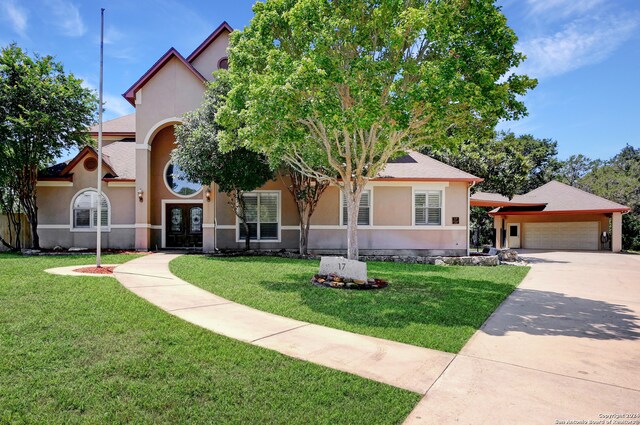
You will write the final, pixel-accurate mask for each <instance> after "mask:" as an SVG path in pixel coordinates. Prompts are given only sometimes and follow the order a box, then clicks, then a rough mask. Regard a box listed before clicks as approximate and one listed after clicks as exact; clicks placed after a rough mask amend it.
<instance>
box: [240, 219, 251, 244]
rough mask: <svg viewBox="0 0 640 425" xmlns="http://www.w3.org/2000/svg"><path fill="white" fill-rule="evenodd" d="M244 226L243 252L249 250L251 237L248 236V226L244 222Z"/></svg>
mask: <svg viewBox="0 0 640 425" xmlns="http://www.w3.org/2000/svg"><path fill="white" fill-rule="evenodd" d="M242 225H243V226H244V250H245V251H249V250H250V249H251V235H250V234H249V225H248V224H247V222H246V221H243V222H242Z"/></svg>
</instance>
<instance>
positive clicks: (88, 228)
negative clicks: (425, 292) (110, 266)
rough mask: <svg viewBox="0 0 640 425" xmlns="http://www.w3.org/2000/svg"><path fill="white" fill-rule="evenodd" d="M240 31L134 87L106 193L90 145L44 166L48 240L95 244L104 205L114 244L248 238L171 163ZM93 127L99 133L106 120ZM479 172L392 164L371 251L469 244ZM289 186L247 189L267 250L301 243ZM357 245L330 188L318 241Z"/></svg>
mask: <svg viewBox="0 0 640 425" xmlns="http://www.w3.org/2000/svg"><path fill="white" fill-rule="evenodd" d="M231 31H232V29H231V28H230V27H229V25H227V24H226V23H223V24H222V25H220V26H219V27H218V28H217V29H216V30H215V31H214V32H213V33H212V34H211V35H210V36H209V37H208V38H207V39H206V40H204V41H203V42H202V44H200V45H199V46H198V47H197V48H196V49H195V50H194V51H193V52H192V53H191V54H189V55H188V56H187V57H186V58H185V57H184V56H183V55H181V54H180V53H179V52H178V51H176V50H175V49H173V48H171V49H169V51H167V53H165V54H164V55H163V56H162V57H161V58H160V59H159V60H158V61H157V62H156V63H155V64H153V66H152V67H151V68H150V69H149V70H148V71H147V72H146V73H145V74H144V75H143V76H142V77H140V79H138V81H136V82H135V83H134V84H133V85H132V86H131V88H129V89H128V90H127V91H126V92H125V93H124V97H125V98H126V99H127V100H128V101H129V102H130V103H131V104H132V105H133V106H134V107H135V109H136V111H135V114H131V115H127V116H124V117H121V118H117V119H115V120H111V121H107V122H105V123H104V126H103V136H104V137H103V140H104V148H103V154H104V164H103V167H102V169H103V176H102V177H103V178H102V181H103V185H102V186H103V188H104V200H103V201H102V202H101V203H100V202H98V200H97V196H96V191H95V189H94V188H95V187H96V182H97V174H96V173H97V155H96V152H95V150H94V149H92V148H90V147H87V148H85V149H83V150H82V151H81V152H79V154H78V155H77V156H76V157H75V158H73V159H72V160H70V161H68V162H65V163H62V164H59V165H56V166H54V167H51V168H49V169H47V170H46V171H45V172H43V173H42V174H41V175H40V177H39V182H38V187H37V190H38V201H39V227H38V233H39V235H40V239H41V244H42V246H43V247H45V248H46V247H53V246H56V245H61V246H64V247H69V246H83V247H95V231H96V227H97V226H98V223H97V222H96V216H97V214H96V211H97V208H102V211H103V214H102V217H103V219H102V226H103V227H102V228H103V237H102V241H103V244H104V248H123V249H132V248H135V249H139V250H155V249H162V248H181V247H202V248H203V250H204V251H211V250H213V249H216V248H220V249H222V248H241V247H243V240H242V235H241V230H240V227H241V226H239V224H238V221H237V219H236V216H235V215H234V213H233V211H232V209H231V207H230V206H229V204H228V202H227V199H226V195H225V194H224V193H217V191H216V186H215V184H213V185H212V186H211V187H199V186H198V185H195V184H193V183H191V182H188V181H185V180H183V179H181V178H179V177H177V176H178V175H179V173H178V172H177V171H178V170H176V168H175V167H174V166H173V165H172V164H171V161H170V153H171V150H172V149H173V148H174V140H175V139H174V133H173V131H174V126H175V125H179V124H180V122H181V117H182V115H183V114H184V113H185V112H188V111H191V110H193V109H195V108H197V107H198V106H199V105H200V103H201V101H202V98H203V94H204V91H205V82H206V81H207V80H208V79H211V78H212V76H211V74H212V72H213V71H215V70H217V69H219V68H225V67H226V65H227V59H226V51H227V46H228V41H229V34H230V33H231ZM91 132H92V135H93V136H97V131H96V128H92V129H91ZM479 181H481V179H479V178H477V177H475V176H473V175H470V174H468V173H465V172H463V171H460V170H458V169H456V168H453V167H450V166H448V165H445V164H443V163H441V162H438V161H436V160H434V159H432V158H430V157H427V156H425V155H422V154H420V153H417V152H411V153H409V154H408V155H407V156H405V157H403V158H400V159H397V160H395V161H393V162H392V163H389V164H388V165H387V166H386V168H385V169H384V170H383V171H382V172H381V173H380V175H379V176H377V178H374V179H372V180H371V182H370V183H369V185H368V187H367V190H366V192H365V193H364V195H363V199H362V203H361V213H360V217H359V223H358V224H359V230H358V236H359V243H360V249H361V252H362V253H363V254H367V253H397V254H405V255H406V254H422V255H424V254H447V255H464V254H466V253H467V247H468V235H469V229H468V227H469V220H468V214H469V189H470V187H471V186H472V185H473V184H475V183H477V182H479ZM285 184H286V181H285V182H283V181H282V179H279V178H278V179H275V180H273V181H270V182H268V183H267V184H265V185H264V186H263V187H261V188H260V189H259V190H256V191H255V192H253V193H251V194H249V195H248V196H249V201H248V202H247V204H248V209H249V211H248V216H249V217H250V222H251V223H250V225H251V233H252V240H253V246H254V247H255V248H257V249H282V248H284V249H292V250H293V249H297V246H298V238H299V220H298V216H297V209H296V206H295V203H294V200H293V198H292V197H291V195H290V193H289V192H288V190H287V187H286V186H285ZM346 243H347V242H346V221H345V214H344V205H343V201H342V199H341V195H340V191H339V190H338V188H337V187H329V188H328V189H327V190H326V191H325V193H324V195H323V197H322V199H321V200H320V202H319V205H318V208H317V210H316V212H315V214H314V216H313V219H312V225H311V230H310V235H309V249H310V250H311V251H312V252H317V253H338V252H344V251H346Z"/></svg>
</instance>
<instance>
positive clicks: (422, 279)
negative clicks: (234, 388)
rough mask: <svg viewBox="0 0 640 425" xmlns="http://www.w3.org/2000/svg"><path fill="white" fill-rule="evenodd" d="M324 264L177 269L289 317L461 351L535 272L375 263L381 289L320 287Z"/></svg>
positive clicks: (212, 262)
mask: <svg viewBox="0 0 640 425" xmlns="http://www.w3.org/2000/svg"><path fill="white" fill-rule="evenodd" d="M318 266H319V263H318V261H308V260H294V259H283V258H269V257H237V258H212V257H205V256H195V255H188V256H182V257H178V258H176V259H175V260H173V261H172V262H171V264H170V267H171V271H172V272H173V273H174V274H176V275H177V276H179V277H181V278H182V279H184V280H186V281H188V282H191V283H193V284H194V285H198V286H200V287H202V288H204V289H206V290H208V291H211V292H213V293H214V294H217V295H220V296H222V297H224V298H227V299H229V300H232V301H236V302H238V303H241V304H245V305H249V306H251V307H255V308H257V309H259V310H264V311H268V312H271V313H275V314H278V315H281V316H286V317H291V318H293V319H298V320H303V321H306V322H311V323H316V324H319V325H325V326H329V327H333V328H338V329H344V330H347V331H351V332H356V333H360V334H365V335H372V336H376V337H380V338H386V339H391V340H395V341H400V342H405V343H408V344H413V345H419V346H422V347H428V348H433V349H436V350H443V351H449V352H452V353H457V352H458V351H460V349H461V348H462V347H463V345H464V344H465V343H466V342H467V340H468V339H469V338H470V337H471V335H473V333H474V332H475V331H476V330H477V329H478V328H479V327H480V326H481V325H482V323H484V321H485V320H486V319H487V318H488V317H489V315H490V314H491V313H492V312H493V311H494V310H495V309H496V307H497V306H498V305H499V304H500V303H501V302H502V300H504V299H505V298H506V297H507V295H509V294H510V293H511V292H512V291H513V290H514V289H515V287H516V286H517V285H518V284H519V283H520V282H521V281H522V279H523V278H524V277H525V275H526V274H527V272H528V271H529V268H528V267H513V266H499V267H453V266H452V267H449V266H447V267H443V266H428V265H422V264H401V263H381V262H370V263H368V271H369V276H370V277H377V278H382V279H386V280H388V281H389V282H391V283H390V285H389V287H387V288H386V289H381V290H373V291H354V290H340V289H331V288H319V287H316V286H313V285H312V284H311V283H310V278H311V277H312V276H313V274H314V273H317V271H318Z"/></svg>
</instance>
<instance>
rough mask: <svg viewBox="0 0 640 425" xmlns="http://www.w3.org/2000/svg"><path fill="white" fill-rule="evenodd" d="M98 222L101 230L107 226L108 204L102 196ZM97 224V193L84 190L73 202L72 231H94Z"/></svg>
mask: <svg viewBox="0 0 640 425" xmlns="http://www.w3.org/2000/svg"><path fill="white" fill-rule="evenodd" d="M100 208H101V213H100V214H101V215H100V221H101V222H102V228H106V227H108V226H109V203H108V202H107V198H106V197H105V196H104V194H102V202H100ZM97 224H98V191H96V190H85V191H84V192H82V193H80V194H79V195H78V196H76V198H75V199H74V201H73V228H74V229H87V230H91V229H96V227H97Z"/></svg>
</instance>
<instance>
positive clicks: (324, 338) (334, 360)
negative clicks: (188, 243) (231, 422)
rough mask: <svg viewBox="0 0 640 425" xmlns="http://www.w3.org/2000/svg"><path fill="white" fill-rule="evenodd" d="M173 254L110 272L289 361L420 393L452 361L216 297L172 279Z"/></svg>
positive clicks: (191, 317) (170, 307)
mask: <svg viewBox="0 0 640 425" xmlns="http://www.w3.org/2000/svg"><path fill="white" fill-rule="evenodd" d="M177 256H178V255H176V254H166V253H160V254H153V255H147V256H144V257H141V258H138V259H135V260H132V261H129V262H128V263H125V264H123V265H121V266H119V267H118V268H116V269H115V271H114V275H115V277H116V278H117V279H118V281H120V283H122V285H124V286H125V287H126V288H128V289H129V290H130V291H131V292H133V293H135V294H136V295H139V296H140V297H142V298H144V299H146V300H147V301H149V302H151V303H153V304H155V305H157V306H158V307H160V308H161V309H163V310H165V311H167V312H169V313H170V314H173V315H174V316H178V317H180V318H182V319H184V320H186V321H188V322H191V323H194V324H196V325H198V326H201V327H203V328H205V329H209V330H211V331H213V332H216V333H219V334H221V335H226V336H228V337H231V338H234V339H238V340H240V341H244V342H247V343H249V344H253V345H257V346H260V347H264V348H268V349H271V350H274V351H278V352H280V353H283V354H286V355H288V356H291V357H295V358H298V359H302V360H306V361H309V362H313V363H317V364H320V365H323V366H327V367H330V368H333V369H337V370H341V371H344V372H348V373H352V374H355V375H359V376H362V377H365V378H368V379H372V380H374V381H378V382H383V383H385V384H389V385H393V386H396V387H399V388H403V389H406V390H409V391H414V392H416V393H420V394H425V393H426V392H427V391H428V390H429V388H430V387H431V386H432V385H433V384H434V382H435V381H436V380H437V379H438V377H439V376H440V375H441V374H442V372H443V371H444V370H445V369H446V367H447V366H448V365H449V363H450V362H451V360H452V359H453V358H454V355H453V354H450V353H444V352H440V351H435V350H429V349H427V348H421V347H415V346H412V345H407V344H402V343H399V342H393V341H388V340H384V339H380V338H373V337H369V336H364V335H358V334H354V333H351V332H345V331H341V330H337V329H332V328H327V327H324V326H318V325H313V324H310V323H306V322H300V321H297V320H293V319H288V318H285V317H281V316H276V315H273V314H270V313H266V312H263V311H259V310H256V309H253V308H250V307H247V306H244V305H241V304H237V303H234V302H231V301H229V300H226V299H224V298H221V297H218V296H217V295H214V294H212V293H210V292H207V291H205V290H203V289H200V288H198V287H196V286H193V285H191V284H189V283H187V282H185V281H183V280H181V279H178V278H177V277H175V276H174V275H173V274H171V272H170V271H169V262H170V261H171V260H173V259H174V258H176V257H177Z"/></svg>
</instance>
